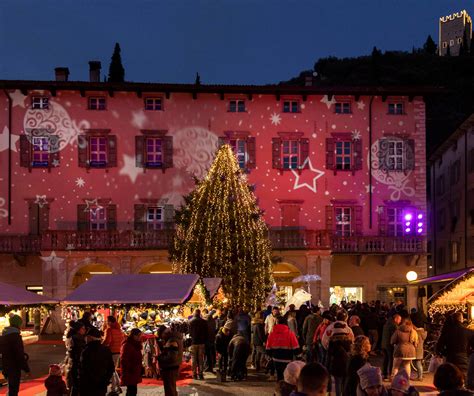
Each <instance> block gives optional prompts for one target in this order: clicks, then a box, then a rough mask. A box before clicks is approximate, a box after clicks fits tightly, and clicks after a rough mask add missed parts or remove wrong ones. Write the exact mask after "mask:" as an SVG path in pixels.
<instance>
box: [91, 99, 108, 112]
mask: <svg viewBox="0 0 474 396" xmlns="http://www.w3.org/2000/svg"><path fill="white" fill-rule="evenodd" d="M89 110H105V98H104V97H90V98H89Z"/></svg>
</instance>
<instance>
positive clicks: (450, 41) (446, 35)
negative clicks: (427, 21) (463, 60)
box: [438, 10, 472, 56]
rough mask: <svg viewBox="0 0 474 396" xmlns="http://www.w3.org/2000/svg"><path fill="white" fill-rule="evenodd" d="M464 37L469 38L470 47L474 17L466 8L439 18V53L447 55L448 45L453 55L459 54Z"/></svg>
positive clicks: (469, 44) (469, 45)
mask: <svg viewBox="0 0 474 396" xmlns="http://www.w3.org/2000/svg"><path fill="white" fill-rule="evenodd" d="M463 37H465V38H466V39H467V45H468V47H469V48H470V47H471V37H472V19H471V17H470V16H469V14H468V13H467V11H466V10H462V11H460V12H456V13H454V14H451V15H447V16H444V17H441V18H439V42H438V52H439V55H441V56H443V55H446V53H447V51H448V47H449V52H450V54H451V55H456V56H457V55H459V49H460V48H461V43H462V42H463Z"/></svg>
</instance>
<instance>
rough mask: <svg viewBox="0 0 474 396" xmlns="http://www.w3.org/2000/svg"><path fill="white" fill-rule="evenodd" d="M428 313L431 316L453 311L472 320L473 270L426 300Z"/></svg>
mask: <svg viewBox="0 0 474 396" xmlns="http://www.w3.org/2000/svg"><path fill="white" fill-rule="evenodd" d="M428 307H429V308H428V311H429V313H430V315H431V316H434V315H436V314H442V315H444V314H445V313H448V312H454V311H462V312H464V313H467V315H468V318H469V320H470V321H471V322H472V321H473V320H474V268H472V269H469V270H466V271H465V272H464V273H463V274H461V275H460V276H458V277H457V278H456V279H454V280H453V281H451V282H450V283H448V284H447V285H446V286H445V287H443V288H442V289H441V290H439V291H438V292H437V293H435V294H434V295H433V296H432V297H431V298H430V299H429V300H428Z"/></svg>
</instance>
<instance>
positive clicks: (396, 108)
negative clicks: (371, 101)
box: [388, 102, 404, 115]
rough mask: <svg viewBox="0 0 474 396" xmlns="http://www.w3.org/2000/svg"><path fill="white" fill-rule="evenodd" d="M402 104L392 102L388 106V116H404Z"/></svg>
mask: <svg viewBox="0 0 474 396" xmlns="http://www.w3.org/2000/svg"><path fill="white" fill-rule="evenodd" d="M403 107H404V106H403V103H402V102H393V103H389V104H388V114H392V115H396V114H404V109H403Z"/></svg>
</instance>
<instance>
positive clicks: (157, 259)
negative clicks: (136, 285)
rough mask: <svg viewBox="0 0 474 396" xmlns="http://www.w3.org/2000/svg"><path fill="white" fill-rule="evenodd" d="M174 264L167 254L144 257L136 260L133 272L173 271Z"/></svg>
mask: <svg viewBox="0 0 474 396" xmlns="http://www.w3.org/2000/svg"><path fill="white" fill-rule="evenodd" d="M171 270H172V265H171V262H170V261H169V260H168V257H166V256H154V257H150V256H148V257H143V258H141V259H137V260H135V261H134V263H133V266H132V268H131V273H132V274H148V273H150V271H171Z"/></svg>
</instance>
